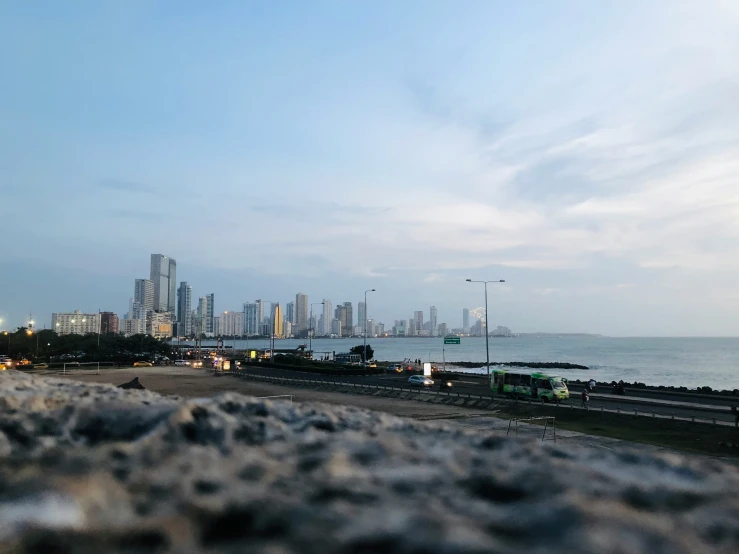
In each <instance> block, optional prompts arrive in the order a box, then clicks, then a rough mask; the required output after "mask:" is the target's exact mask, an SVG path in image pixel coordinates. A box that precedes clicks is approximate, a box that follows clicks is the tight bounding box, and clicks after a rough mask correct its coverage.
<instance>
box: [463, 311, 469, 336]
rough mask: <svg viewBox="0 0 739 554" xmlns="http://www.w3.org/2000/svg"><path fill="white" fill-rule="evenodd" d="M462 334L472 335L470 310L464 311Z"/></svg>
mask: <svg viewBox="0 0 739 554" xmlns="http://www.w3.org/2000/svg"><path fill="white" fill-rule="evenodd" d="M462 332H463V333H464V334H465V335H469V334H470V310H469V309H468V308H465V309H464V310H462Z"/></svg>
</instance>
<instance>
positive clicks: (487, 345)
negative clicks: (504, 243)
mask: <svg viewBox="0 0 739 554" xmlns="http://www.w3.org/2000/svg"><path fill="white" fill-rule="evenodd" d="M467 282H468V283H484V284H485V359H486V361H487V368H488V379H490V337H489V336H488V283H505V279H500V280H498V281H473V280H472V279H467Z"/></svg>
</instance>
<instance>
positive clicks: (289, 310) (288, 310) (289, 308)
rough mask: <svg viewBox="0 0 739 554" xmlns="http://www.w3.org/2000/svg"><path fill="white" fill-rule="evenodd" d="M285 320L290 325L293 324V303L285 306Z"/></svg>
mask: <svg viewBox="0 0 739 554" xmlns="http://www.w3.org/2000/svg"><path fill="white" fill-rule="evenodd" d="M285 319H286V320H287V321H289V322H290V323H293V324H294V323H295V302H288V303H287V304H285Z"/></svg>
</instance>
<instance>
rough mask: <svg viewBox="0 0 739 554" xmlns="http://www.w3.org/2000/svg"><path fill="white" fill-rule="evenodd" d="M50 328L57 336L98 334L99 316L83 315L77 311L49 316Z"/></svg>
mask: <svg viewBox="0 0 739 554" xmlns="http://www.w3.org/2000/svg"><path fill="white" fill-rule="evenodd" d="M51 328H52V329H54V331H56V334H57V335H86V334H87V333H99V332H100V314H83V313H82V312H80V311H79V310H75V311H74V312H67V313H61V312H58V313H53V314H51Z"/></svg>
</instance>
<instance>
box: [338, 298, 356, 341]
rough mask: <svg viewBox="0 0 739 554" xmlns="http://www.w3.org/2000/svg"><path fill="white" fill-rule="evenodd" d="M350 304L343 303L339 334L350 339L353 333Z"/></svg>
mask: <svg viewBox="0 0 739 554" xmlns="http://www.w3.org/2000/svg"><path fill="white" fill-rule="evenodd" d="M353 311H354V310H353V309H352V303H351V302H344V320H343V321H342V322H341V332H342V333H343V336H345V337H351V336H352V332H353V331H354V314H353Z"/></svg>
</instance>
